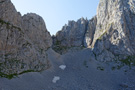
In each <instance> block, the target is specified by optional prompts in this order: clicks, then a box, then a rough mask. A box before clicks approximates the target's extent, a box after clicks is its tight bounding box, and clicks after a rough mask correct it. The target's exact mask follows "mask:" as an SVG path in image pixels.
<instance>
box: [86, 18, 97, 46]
mask: <svg viewBox="0 0 135 90" xmlns="http://www.w3.org/2000/svg"><path fill="white" fill-rule="evenodd" d="M96 25H97V17H96V16H95V17H93V18H92V19H91V20H89V22H88V26H87V30H86V33H85V36H84V46H85V47H90V48H92V42H93V38H94V34H95V30H96Z"/></svg>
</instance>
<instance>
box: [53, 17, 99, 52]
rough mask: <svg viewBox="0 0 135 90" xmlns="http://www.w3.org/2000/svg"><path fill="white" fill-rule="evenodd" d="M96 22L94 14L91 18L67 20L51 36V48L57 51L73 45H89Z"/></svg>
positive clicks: (62, 50)
mask: <svg viewBox="0 0 135 90" xmlns="http://www.w3.org/2000/svg"><path fill="white" fill-rule="evenodd" d="M96 24H97V18H96V16H95V17H93V18H92V19H91V20H87V19H84V18H81V19H79V20H78V21H77V22H75V21H69V22H68V25H65V26H63V28H62V30H61V31H58V32H57V34H56V36H53V37H52V38H53V49H54V50H55V51H57V52H58V53H59V51H61V52H64V51H65V50H66V49H71V48H73V47H78V48H80V47H81V48H82V47H91V46H92V45H91V44H92V42H93V37H94V33H95V30H96Z"/></svg>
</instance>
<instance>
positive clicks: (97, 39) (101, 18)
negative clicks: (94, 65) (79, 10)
mask: <svg viewBox="0 0 135 90" xmlns="http://www.w3.org/2000/svg"><path fill="white" fill-rule="evenodd" d="M134 5H135V1H134V0H100V3H99V6H98V10H97V26H96V31H95V34H94V40H93V46H94V45H95V46H94V47H95V50H94V52H95V54H97V55H98V56H100V58H99V59H100V60H101V59H102V61H104V59H105V58H107V57H108V58H109V59H108V60H113V58H114V56H117V55H121V56H122V57H123V56H128V55H134V54H135V48H134V47H135V38H134V35H135V28H134V26H135V7H134Z"/></svg>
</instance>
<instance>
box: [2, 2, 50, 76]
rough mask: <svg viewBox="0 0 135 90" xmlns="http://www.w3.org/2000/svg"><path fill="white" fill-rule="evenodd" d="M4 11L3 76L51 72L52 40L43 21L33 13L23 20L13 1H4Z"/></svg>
mask: <svg viewBox="0 0 135 90" xmlns="http://www.w3.org/2000/svg"><path fill="white" fill-rule="evenodd" d="M0 8H1V10H0V73H1V74H3V75H10V74H19V73H22V72H27V71H41V70H43V69H47V68H48V67H49V61H48V58H47V54H46V50H47V49H48V48H50V47H51V45H52V39H51V36H50V34H49V32H48V31H47V29H46V26H45V23H44V21H43V19H42V18H41V17H40V16H38V15H36V14H33V13H29V14H26V15H24V16H21V15H20V13H18V12H17V11H16V9H15V7H14V6H13V4H12V3H11V1H10V0H0Z"/></svg>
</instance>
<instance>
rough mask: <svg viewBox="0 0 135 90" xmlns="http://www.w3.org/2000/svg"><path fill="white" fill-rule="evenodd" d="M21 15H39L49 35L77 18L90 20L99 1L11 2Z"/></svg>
mask: <svg viewBox="0 0 135 90" xmlns="http://www.w3.org/2000/svg"><path fill="white" fill-rule="evenodd" d="M11 1H12V3H13V4H14V5H15V7H16V9H17V11H18V12H20V13H21V14H22V15H24V14H27V13H36V14H38V15H40V16H41V17H42V18H43V19H44V21H45V24H46V27H47V30H48V31H49V32H50V33H51V35H55V34H56V32H57V31H59V30H61V29H62V27H63V26H64V25H65V24H67V23H68V21H69V20H74V21H77V20H78V19H79V18H82V17H84V18H86V17H87V18H88V19H91V18H92V17H93V16H95V15H96V11H97V6H98V3H99V0H11Z"/></svg>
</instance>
